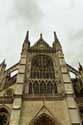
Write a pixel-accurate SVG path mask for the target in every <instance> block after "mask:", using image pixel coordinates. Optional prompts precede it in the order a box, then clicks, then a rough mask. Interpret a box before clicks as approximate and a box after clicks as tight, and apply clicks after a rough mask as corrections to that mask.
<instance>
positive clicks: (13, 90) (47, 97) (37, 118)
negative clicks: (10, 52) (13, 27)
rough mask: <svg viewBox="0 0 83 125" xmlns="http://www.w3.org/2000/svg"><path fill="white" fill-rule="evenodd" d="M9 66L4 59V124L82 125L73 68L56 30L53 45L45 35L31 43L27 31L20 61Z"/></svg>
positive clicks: (0, 89) (0, 83) (0, 120)
mask: <svg viewBox="0 0 83 125" xmlns="http://www.w3.org/2000/svg"><path fill="white" fill-rule="evenodd" d="M5 68H6V65H5V62H2V64H0V125H81V120H80V113H79V107H78V105H77V102H76V96H75V91H74V88H73V84H72V80H71V77H70V74H69V69H72V68H71V67H70V66H69V65H67V64H66V63H65V59H64V54H63V51H62V47H61V44H60V42H59V40H58V38H57V35H56V33H55V32H54V42H53V46H52V47H50V46H49V45H48V44H47V43H46V42H45V40H44V39H43V37H42V34H40V38H39V39H38V41H37V42H36V43H35V44H34V45H33V46H30V41H29V32H27V34H26V37H25V40H24V43H23V46H22V52H21V56H20V60H19V62H18V63H16V64H15V65H13V66H12V67H10V68H9V69H7V70H6V69H5ZM81 70H82V69H81ZM76 73H79V72H76Z"/></svg>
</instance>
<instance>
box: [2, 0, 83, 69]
mask: <svg viewBox="0 0 83 125" xmlns="http://www.w3.org/2000/svg"><path fill="white" fill-rule="evenodd" d="M27 30H29V31H30V41H31V45H32V44H33V43H35V42H36V41H37V40H38V38H39V34H40V33H43V38H44V39H45V40H46V41H47V42H48V43H49V44H50V45H52V42H53V31H56V32H57V36H58V38H59V40H60V42H61V44H62V47H63V52H64V54H65V60H66V62H67V63H69V64H70V65H72V66H74V67H78V63H79V62H81V63H82V64H83V0H0V62H2V61H3V59H4V58H5V59H6V63H7V66H8V67H10V66H12V65H13V64H15V63H16V62H18V61H19V57H20V53H21V48H22V43H23V40H24V38H25V34H26V31H27Z"/></svg>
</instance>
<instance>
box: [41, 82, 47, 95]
mask: <svg viewBox="0 0 83 125" xmlns="http://www.w3.org/2000/svg"><path fill="white" fill-rule="evenodd" d="M40 94H46V84H45V83H44V82H42V83H41V84H40Z"/></svg>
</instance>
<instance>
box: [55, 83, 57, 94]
mask: <svg viewBox="0 0 83 125" xmlns="http://www.w3.org/2000/svg"><path fill="white" fill-rule="evenodd" d="M54 93H55V94H56V93H57V86H56V83H55V84H54Z"/></svg>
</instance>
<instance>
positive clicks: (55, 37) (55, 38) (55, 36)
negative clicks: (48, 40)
mask: <svg viewBox="0 0 83 125" xmlns="http://www.w3.org/2000/svg"><path fill="white" fill-rule="evenodd" d="M56 40H57V35H56V32H55V31H54V41H56Z"/></svg>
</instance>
